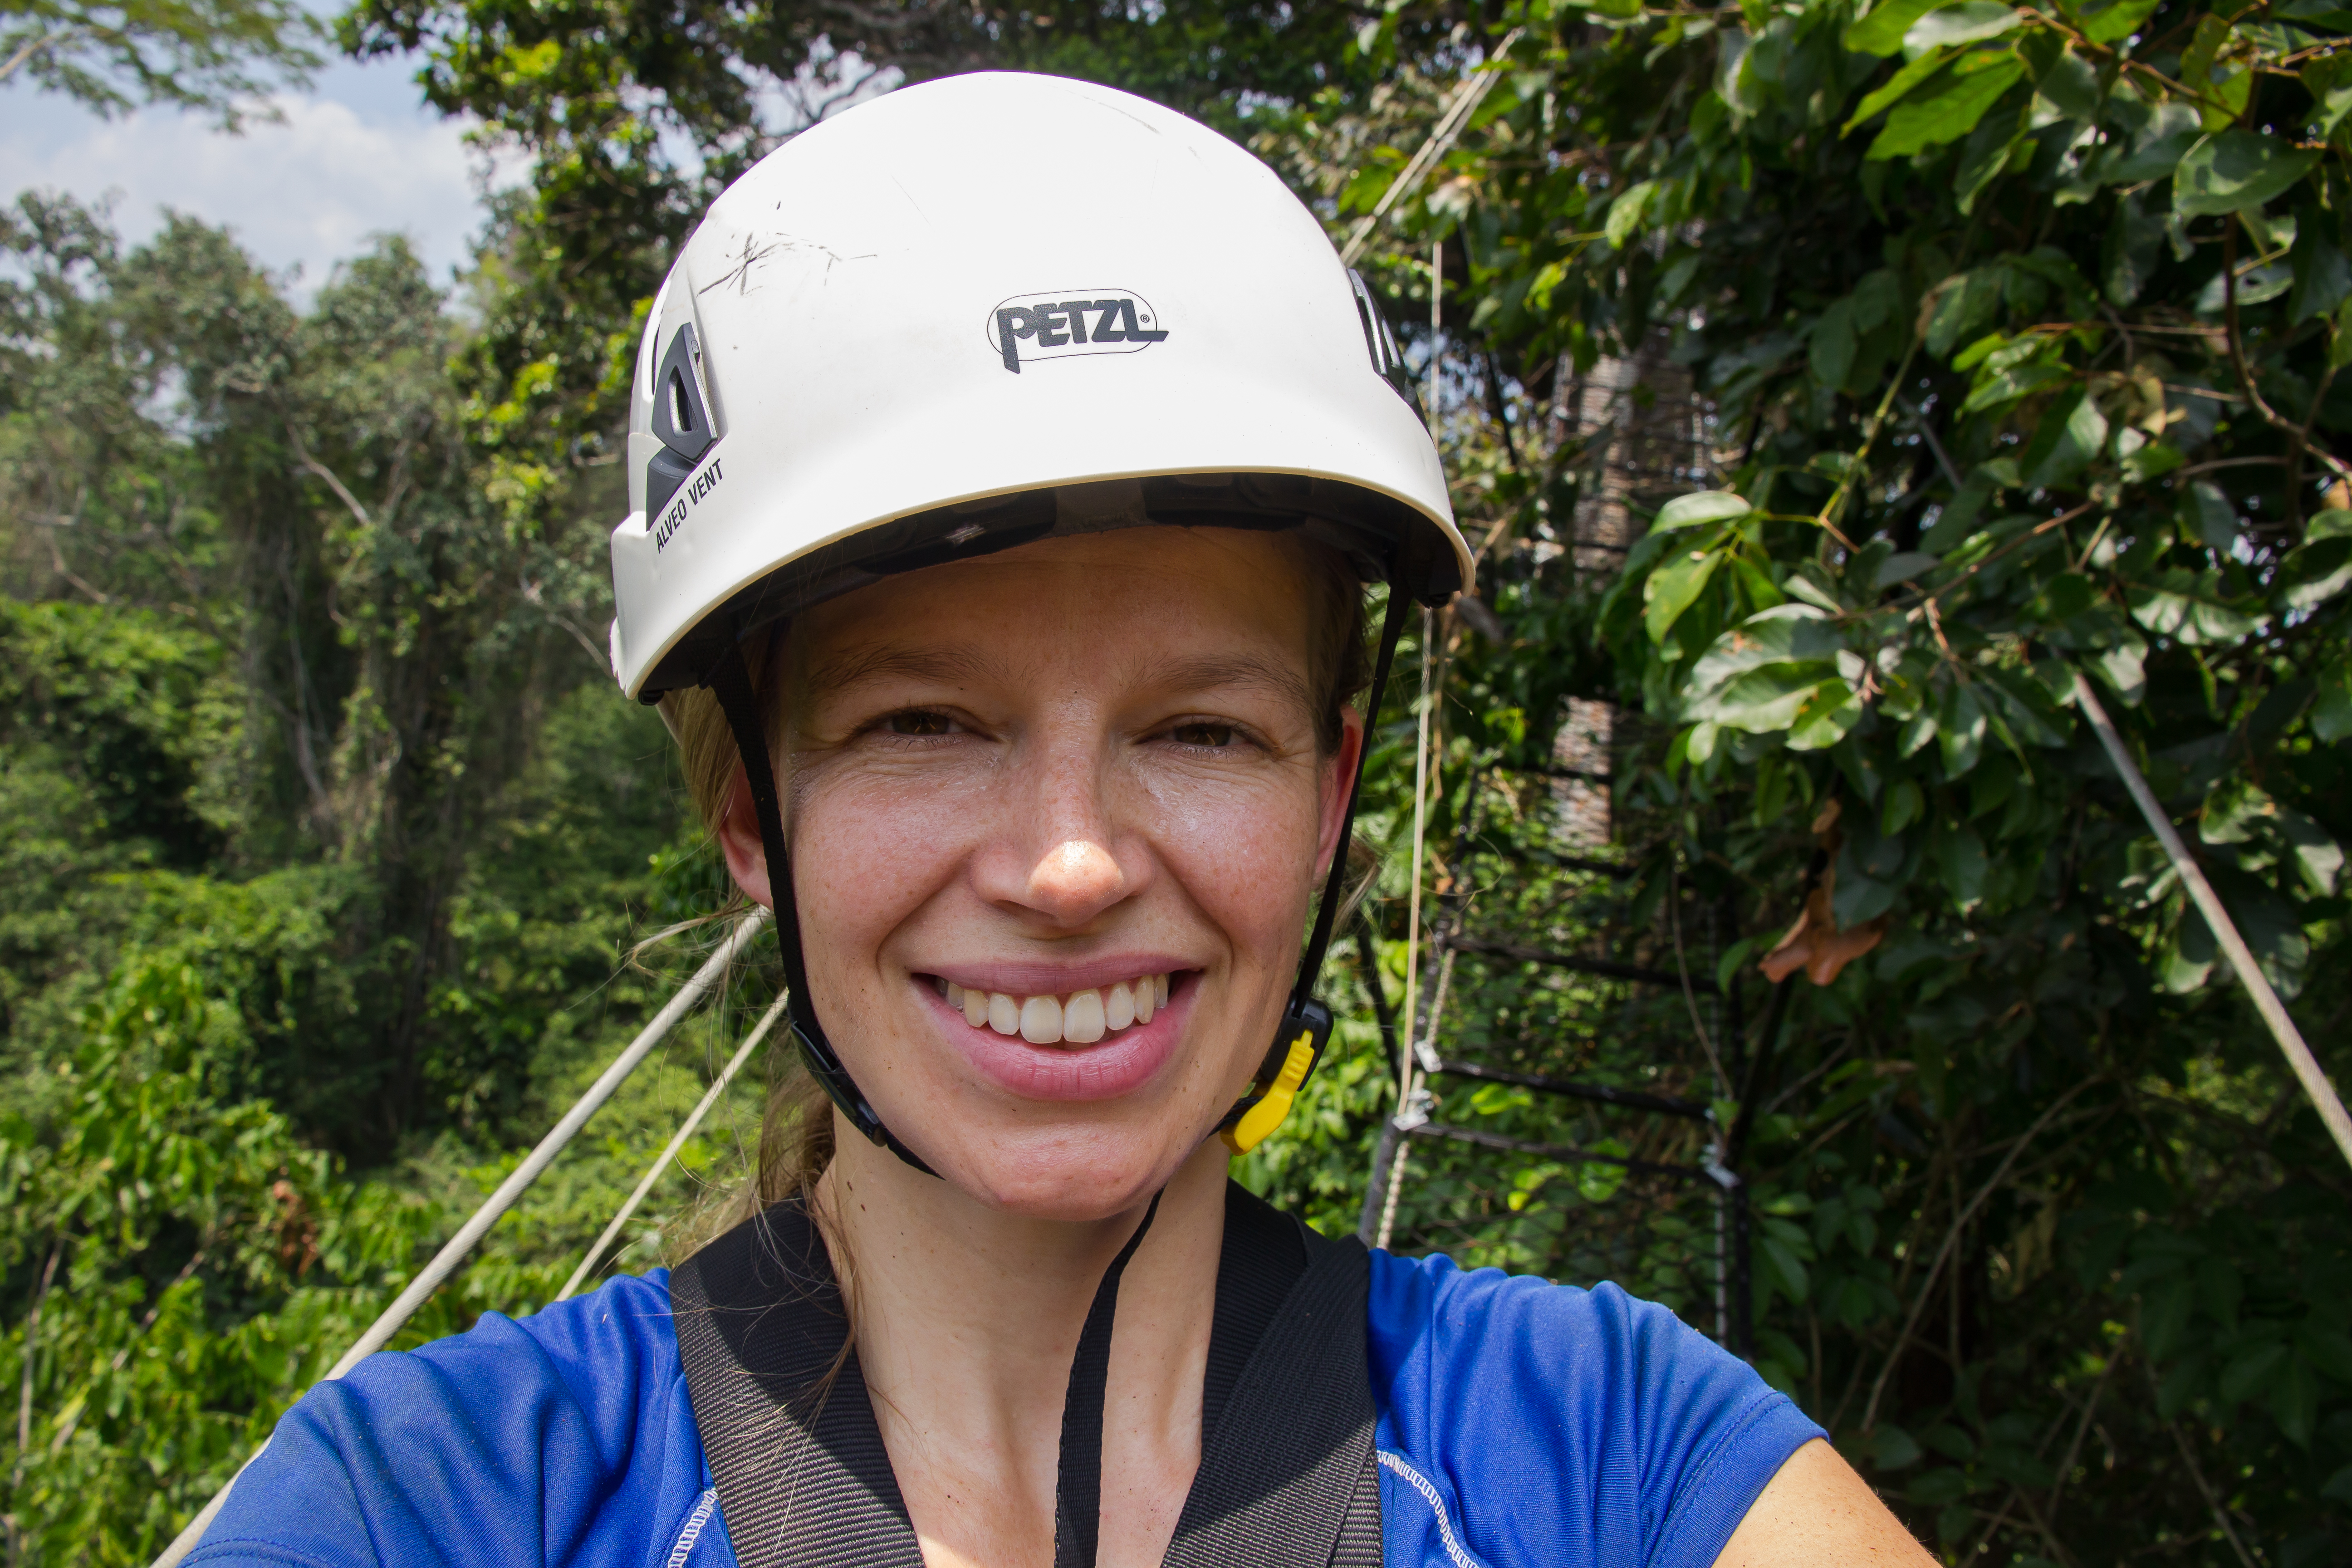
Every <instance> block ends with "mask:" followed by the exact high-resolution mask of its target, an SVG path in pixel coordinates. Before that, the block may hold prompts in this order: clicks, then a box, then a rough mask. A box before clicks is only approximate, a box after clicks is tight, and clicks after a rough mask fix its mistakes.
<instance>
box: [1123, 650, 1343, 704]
mask: <svg viewBox="0 0 2352 1568" xmlns="http://www.w3.org/2000/svg"><path fill="white" fill-rule="evenodd" d="M1145 676H1146V679H1147V680H1148V681H1149V682H1150V684H1151V685H1153V686H1155V687H1160V688H1163V689H1168V690H1172V691H1214V690H1217V689H1221V688H1224V687H1233V686H1239V687H1255V688H1256V689H1259V690H1263V691H1268V692H1271V693H1272V694H1273V695H1275V696H1276V697H1279V698H1281V699H1283V700H1285V701H1287V702H1293V703H1296V704H1297V706H1298V707H1300V708H1302V709H1308V710H1311V709H1312V708H1313V706H1314V697H1313V695H1312V693H1310V692H1309V691H1308V689H1307V675H1306V672H1305V671H1303V670H1299V669H1294V668H1291V667H1290V666H1289V665H1287V664H1285V663H1282V662H1280V661H1277V660H1275V659H1267V658H1257V657H1256V656H1255V655H1253V654H1202V655H1198V656H1196V657H1194V658H1177V659H1168V660H1165V661H1162V662H1160V663H1157V664H1154V665H1152V666H1151V667H1150V668H1149V669H1148V670H1147V671H1146V672H1145Z"/></svg>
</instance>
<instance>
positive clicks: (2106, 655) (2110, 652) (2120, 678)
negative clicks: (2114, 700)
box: [2091, 632, 2147, 708]
mask: <svg viewBox="0 0 2352 1568" xmlns="http://www.w3.org/2000/svg"><path fill="white" fill-rule="evenodd" d="M2146 662H2147V643H2145V642H2143V641H2141V640H2140V638H2139V637H2138V635H2137V634H2136V633H2130V632H2126V634H2125V636H2124V637H2122V638H2120V639H2119V640H2117V641H2116V642H2114V643H2111V644H2109V645H2108V646H2107V647H2103V648H2101V649H2099V650H2098V652H2096V653H2095V654H2094V655H2092V657H2091V668H2094V669H2095V670H2097V671H2098V672H2099V675H2100V677H2101V679H2104V680H2105V681H2106V683H2107V684H2108V686H2110V687H2112V688H2113V689H2114V690H2115V694H2116V696H2117V697H2118V698H2120V699H2121V700H2123V704H2124V706H2125V707H2126V708H2137V707H2138V706H2139V703H2140V699H2141V698H2142V697H2145V696H2146V695H2147V670H2146V669H2145V668H2143V666H2144V665H2145V664H2146Z"/></svg>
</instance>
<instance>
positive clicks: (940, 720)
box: [883, 711, 955, 735]
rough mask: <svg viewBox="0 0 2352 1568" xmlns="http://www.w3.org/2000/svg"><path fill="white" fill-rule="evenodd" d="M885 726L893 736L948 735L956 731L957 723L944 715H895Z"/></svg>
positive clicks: (891, 716)
mask: <svg viewBox="0 0 2352 1568" xmlns="http://www.w3.org/2000/svg"><path fill="white" fill-rule="evenodd" d="M883 725H884V727H885V728H886V729H887V730H888V731H890V733H892V734H893V735H947V734H952V733H953V732H954V731H955V721H954V720H952V719H950V718H949V717H948V716H947V715H946V714H944V713H926V712H919V711H918V712H912V713H893V714H891V715H890V717H889V718H888V719H887V720H885V721H883Z"/></svg>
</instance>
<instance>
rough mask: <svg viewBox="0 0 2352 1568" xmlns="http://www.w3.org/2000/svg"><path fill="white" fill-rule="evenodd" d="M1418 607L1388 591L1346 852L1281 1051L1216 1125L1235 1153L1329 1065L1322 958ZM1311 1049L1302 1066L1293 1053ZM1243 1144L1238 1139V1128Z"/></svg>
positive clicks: (1340, 856)
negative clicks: (1393, 677) (1261, 1115)
mask: <svg viewBox="0 0 2352 1568" xmlns="http://www.w3.org/2000/svg"><path fill="white" fill-rule="evenodd" d="M1411 608H1412V595H1408V594H1406V593H1404V592H1403V591H1402V589H1400V588H1398V587H1397V586H1396V585H1394V584H1391V585H1390V588H1389V607H1388V614H1387V615H1386V616H1384V617H1383V618H1382V620H1381V647H1380V654H1379V657H1378V658H1375V659H1374V660H1373V662H1372V689H1371V695H1370V697H1369V698H1367V699H1366V700H1365V703H1364V739H1363V743H1362V744H1361V745H1360V746H1359V747H1358V748H1357V750H1356V773H1355V776H1354V777H1353V778H1351V779H1349V781H1348V805H1347V808H1346V810H1344V811H1343V812H1341V813H1340V816H1339V848H1338V849H1336V850H1334V851H1333V852H1332V855H1331V870H1330V874H1329V875H1328V876H1327V877H1326V878H1325V879H1324V880H1323V901H1322V903H1321V905H1320V906H1319V907H1318V909H1317V910H1316V911H1315V925H1314V929H1313V930H1312V931H1309V932H1308V934H1307V952H1305V953H1304V954H1303V955H1302V956H1301V957H1300V958H1299V961H1298V982H1297V984H1295V985H1293V986H1292V987H1291V988H1290V1005H1288V1006H1286V1007H1285V1008H1284V1009H1283V1012H1282V1023H1281V1026H1279V1027H1277V1028H1276V1030H1275V1032H1274V1044H1273V1046H1272V1047H1269V1048H1268V1049H1267V1051H1266V1053H1265V1061H1263V1062H1262V1063H1260V1064H1259V1066H1258V1071H1257V1080H1256V1082H1255V1084H1254V1085H1253V1086H1252V1088H1251V1090H1250V1092H1249V1093H1247V1094H1245V1095H1244V1096H1242V1098H1241V1099H1240V1100H1236V1101H1234V1107H1233V1109H1232V1110H1228V1111H1226V1112H1225V1115H1224V1120H1223V1121H1220V1122H1218V1123H1217V1130H1218V1131H1220V1132H1222V1133H1223V1134H1224V1136H1225V1142H1226V1143H1227V1145H1228V1146H1229V1147H1231V1148H1233V1149H1234V1152H1236V1153H1241V1152H1247V1151H1248V1150H1249V1148H1250V1147H1252V1146H1253V1145H1254V1144H1255V1142H1257V1140H1258V1139H1259V1138H1261V1137H1264V1136H1265V1133H1264V1132H1262V1131H1260V1132H1255V1133H1252V1131H1251V1130H1250V1129H1249V1128H1247V1127H1246V1126H1244V1118H1245V1117H1247V1116H1248V1115H1249V1112H1250V1111H1251V1110H1254V1109H1255V1108H1256V1106H1257V1104H1258V1102H1259V1101H1261V1100H1265V1098H1266V1095H1267V1091H1268V1089H1269V1088H1276V1087H1277V1086H1278V1091H1279V1092H1280V1093H1282V1094H1283V1095H1284V1096H1285V1101H1284V1103H1283V1104H1282V1105H1280V1106H1277V1107H1275V1108H1270V1110H1269V1111H1268V1112H1267V1113H1266V1114H1267V1115H1269V1116H1271V1117H1272V1118H1273V1120H1274V1121H1276V1122H1278V1121H1280V1119H1281V1113H1283V1112H1285V1111H1286V1109H1287V1098H1288V1097H1289V1096H1293V1095H1296V1094H1297V1092H1298V1089H1299V1087H1300V1086H1301V1085H1303V1084H1304V1083H1305V1082H1306V1081H1307V1079H1309V1078H1311V1077H1313V1076H1314V1073H1315V1069H1316V1068H1318V1066H1320V1065H1321V1064H1322V1061H1323V1047H1326V1046H1328V1044H1330V1042H1331V1009H1330V1008H1328V1007H1327V1006H1325V1005H1323V1004H1322V1003H1320V1002H1318V1001H1317V1000H1316V999H1315V982H1316V981H1317V980H1318V978H1319V977H1320V976H1321V975H1322V973H1323V957H1324V954H1325V953H1326V952H1328V951H1329V950H1330V946H1331V932H1332V930H1333V928H1334V927H1336V926H1337V925H1338V924H1339V905H1340V903H1341V902H1342V901H1343V900H1344V899H1345V897H1346V893H1347V887H1348V850H1349V846H1350V845H1352V844H1353V843H1354V842H1355V832H1356V803H1357V801H1358V799H1359V798H1360V796H1361V795H1362V794H1363V790H1364V767H1365V764H1366V763H1369V762H1370V760H1371V755H1372V737H1373V735H1374V733H1375V732H1376V731H1378V729H1379V726H1380V721H1381V695H1382V694H1383V693H1384V692H1386V691H1387V690H1388V689H1389V667H1390V666H1391V664H1393V663H1394V662H1395V660H1396V647H1397V639H1398V638H1399V637H1402V636H1403V634H1404V618H1405V612H1406V611H1408V610H1409V609H1411ZM1300 1047H1305V1054H1304V1056H1303V1057H1302V1058H1301V1059H1300V1060H1298V1061H1297V1062H1294V1061H1293V1060H1292V1053H1293V1052H1294V1051H1296V1050H1298V1049H1299V1048H1300ZM1237 1128H1238V1129H1240V1131H1241V1132H1242V1133H1243V1137H1242V1138H1240V1139H1237V1138H1236V1137H1235V1131H1236V1129H1237Z"/></svg>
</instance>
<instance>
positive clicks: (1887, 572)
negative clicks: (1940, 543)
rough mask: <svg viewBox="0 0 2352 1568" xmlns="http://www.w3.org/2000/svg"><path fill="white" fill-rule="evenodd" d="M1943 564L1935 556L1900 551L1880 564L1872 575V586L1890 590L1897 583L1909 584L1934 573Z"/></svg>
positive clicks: (1918, 552) (1919, 552)
mask: <svg viewBox="0 0 2352 1568" xmlns="http://www.w3.org/2000/svg"><path fill="white" fill-rule="evenodd" d="M1941 564H1943V563H1941V562H1940V561H1938V560H1937V558H1936V557H1935V556H1933V555H1929V554H1927V553H1925V552H1921V551H1917V550H1904V551H1898V552H1895V554H1893V555H1890V556H1888V557H1887V558H1886V559H1885V560H1884V561H1882V562H1880V563H1878V570H1877V571H1876V572H1875V573H1874V574H1872V575H1871V586H1872V587H1874V588H1890V587H1893V586H1894V585H1895V584H1897V583H1907V582H1909V581H1910V580H1911V579H1912V578H1914V577H1918V576H1923V575H1925V574H1927V573H1929V572H1933V571H1934V570H1935V569H1936V568H1937V566H1939V565H1941Z"/></svg>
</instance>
